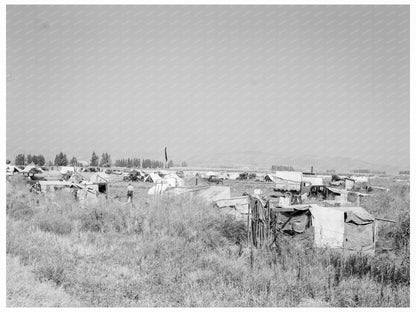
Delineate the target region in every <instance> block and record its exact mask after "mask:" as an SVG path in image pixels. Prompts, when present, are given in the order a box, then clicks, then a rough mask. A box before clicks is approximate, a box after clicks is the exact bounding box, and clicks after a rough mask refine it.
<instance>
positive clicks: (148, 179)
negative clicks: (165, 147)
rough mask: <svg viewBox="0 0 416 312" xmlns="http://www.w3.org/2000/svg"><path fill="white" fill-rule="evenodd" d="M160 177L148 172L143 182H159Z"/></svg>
mask: <svg viewBox="0 0 416 312" xmlns="http://www.w3.org/2000/svg"><path fill="white" fill-rule="evenodd" d="M161 181H162V178H161V177H160V176H159V175H158V174H157V173H149V174H148V175H147V176H146V178H144V182H152V183H160V182H161Z"/></svg>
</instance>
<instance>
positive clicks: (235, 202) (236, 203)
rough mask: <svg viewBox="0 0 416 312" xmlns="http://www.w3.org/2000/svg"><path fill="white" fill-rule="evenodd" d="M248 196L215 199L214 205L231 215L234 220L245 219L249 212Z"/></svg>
mask: <svg viewBox="0 0 416 312" xmlns="http://www.w3.org/2000/svg"><path fill="white" fill-rule="evenodd" d="M249 203H250V198H249V197H248V196H240V197H232V198H226V199H220V200H217V201H215V204H214V206H215V207H218V208H220V209H221V210H222V211H224V212H226V213H228V214H230V215H232V216H234V217H235V219H236V220H243V221H245V220H247V215H248V213H249V211H248V206H249Z"/></svg>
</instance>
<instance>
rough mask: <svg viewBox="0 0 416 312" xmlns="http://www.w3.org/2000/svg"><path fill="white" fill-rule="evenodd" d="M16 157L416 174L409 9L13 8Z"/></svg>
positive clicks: (10, 37)
mask: <svg viewBox="0 0 416 312" xmlns="http://www.w3.org/2000/svg"><path fill="white" fill-rule="evenodd" d="M6 48H7V108H6V110H7V116H6V122H7V125H6V131H7V132H6V135H7V157H8V158H10V159H12V160H14V156H15V155H16V154H17V153H23V152H25V153H26V154H28V153H31V154H39V153H42V154H44V155H45V156H47V158H49V157H50V158H53V157H54V155H56V154H57V153H58V152H60V151H63V152H64V153H67V154H68V157H71V156H73V155H75V156H77V157H78V159H85V160H88V159H89V158H90V155H91V153H92V151H93V150H94V151H96V152H97V153H99V154H101V153H103V152H108V153H110V155H111V156H112V159H113V160H114V159H117V158H120V157H128V156H130V157H133V156H137V157H143V156H152V157H158V158H160V159H162V158H163V148H164V147H165V146H168V151H169V156H170V158H172V159H174V160H175V159H176V160H186V159H187V158H188V157H189V156H190V155H196V154H205V155H212V154H214V153H218V152H241V151H247V150H249V151H262V152H269V153H276V154H278V155H294V154H296V153H300V154H308V155H323V156H324V155H329V156H347V157H355V158H360V159H363V160H369V161H375V162H378V163H394V164H400V165H403V164H405V165H406V166H407V167H408V166H409V153H410V151H409V150H410V148H409V144H410V143H409V141H410V137H409V136H410V133H409V132H410V130H409V119H410V118H409V111H410V109H409V7H408V6H339V5H338V6H8V7H7V40H6Z"/></svg>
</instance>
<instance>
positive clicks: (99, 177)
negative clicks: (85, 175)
mask: <svg viewBox="0 0 416 312" xmlns="http://www.w3.org/2000/svg"><path fill="white" fill-rule="evenodd" d="M90 181H91V182H93V183H97V182H104V183H108V182H109V181H110V176H109V175H108V174H106V173H104V172H97V173H94V174H93V175H91V176H90Z"/></svg>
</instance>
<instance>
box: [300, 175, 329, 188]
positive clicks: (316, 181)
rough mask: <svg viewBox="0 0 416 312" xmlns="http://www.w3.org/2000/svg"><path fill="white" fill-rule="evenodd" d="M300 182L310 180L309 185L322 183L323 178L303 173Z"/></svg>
mask: <svg viewBox="0 0 416 312" xmlns="http://www.w3.org/2000/svg"><path fill="white" fill-rule="evenodd" d="M302 182H310V183H311V186H314V185H323V184H324V180H323V179H322V177H317V176H313V175H303V176H302Z"/></svg>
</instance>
